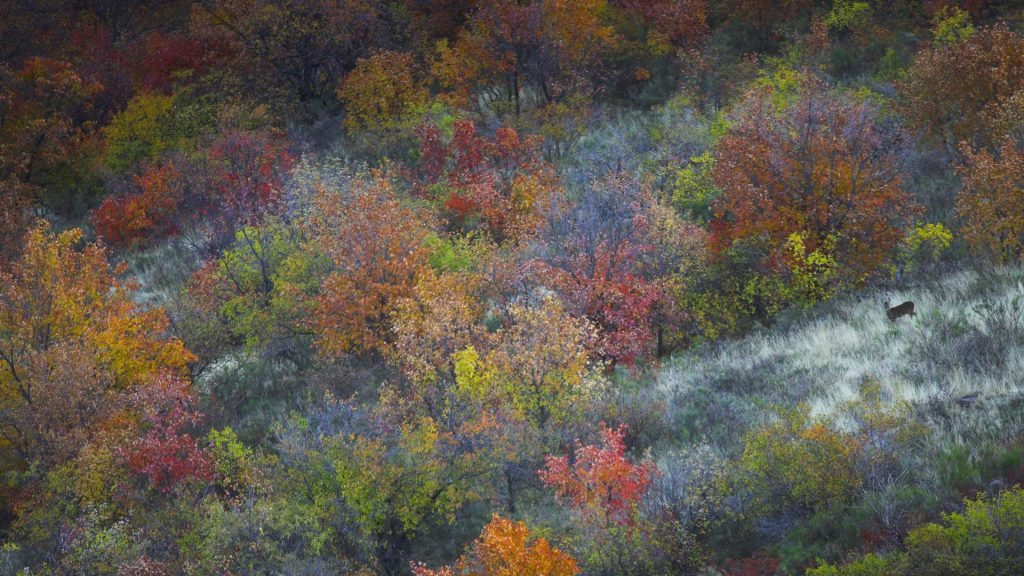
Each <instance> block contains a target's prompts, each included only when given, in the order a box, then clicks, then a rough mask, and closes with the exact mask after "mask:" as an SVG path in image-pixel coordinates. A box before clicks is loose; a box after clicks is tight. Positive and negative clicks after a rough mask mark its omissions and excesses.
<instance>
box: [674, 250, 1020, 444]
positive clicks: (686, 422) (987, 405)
mask: <svg viewBox="0 0 1024 576" xmlns="http://www.w3.org/2000/svg"><path fill="white" fill-rule="evenodd" d="M887 299H888V300H891V301H892V302H894V303H896V302H902V301H904V300H913V301H914V302H915V304H916V308H917V315H916V317H912V318H910V317H906V318H902V319H899V320H898V321H896V322H890V321H889V320H888V319H887V318H886V315H885V314H884V312H883V304H882V303H883V302H884V301H885V300H887ZM802 316H803V317H802V318H798V319H793V320H790V321H789V322H786V323H785V325H781V324H780V325H779V326H777V327H774V328H771V329H764V330H761V331H759V332H756V333H754V334H752V335H750V336H748V337H746V338H743V339H739V340H736V341H732V342H726V343H722V344H719V345H717V346H714V347H708V348H705V349H702V350H699V351H697V352H694V353H692V354H689V355H686V356H682V357H677V358H675V359H673V360H672V361H670V362H669V363H667V364H666V365H665V366H664V367H663V368H662V370H661V371H660V372H659V374H658V376H657V386H658V388H659V389H660V390H661V391H662V392H663V393H664V394H665V395H666V396H667V398H668V405H669V407H670V408H669V410H670V412H671V413H670V417H671V418H672V420H673V421H674V422H675V424H676V429H677V430H679V431H680V432H681V433H682V434H683V436H694V435H696V434H700V436H701V437H703V438H704V439H705V440H706V441H708V442H710V443H712V444H716V445H718V446H721V447H723V448H726V449H727V450H730V451H731V450H735V449H736V448H737V447H738V446H739V444H740V440H741V438H742V435H743V433H744V431H746V430H748V429H750V427H752V426H756V425H757V424H758V423H759V422H762V421H764V419H765V418H766V417H768V416H769V414H770V406H771V405H783V406H793V405H797V404H806V405H807V406H808V407H809V408H810V410H812V412H813V413H814V414H815V415H822V416H827V415H830V414H831V413H832V412H833V411H834V410H835V408H836V407H837V406H839V405H840V404H841V403H843V402H844V401H847V400H851V399H855V398H856V397H857V396H858V394H859V392H858V390H859V387H860V385H861V383H862V382H864V381H865V379H871V378H873V379H875V380H877V381H878V382H880V383H881V385H882V389H883V393H884V395H885V400H886V402H889V403H896V402H901V401H906V402H909V403H910V404H911V405H912V406H913V408H914V413H915V415H916V416H917V417H919V418H921V419H922V421H924V422H927V423H928V424H929V425H930V426H931V427H932V428H933V429H934V432H935V434H932V435H930V437H931V439H932V440H934V442H933V443H931V444H932V447H933V448H940V447H943V446H948V444H950V443H954V444H958V445H963V446H968V447H969V446H978V445H982V444H985V443H986V442H985V441H986V440H987V441H999V440H1000V439H1004V438H1005V439H1009V438H1013V437H1015V436H1017V435H1019V434H1020V432H1021V431H1022V430H1024V411H1022V410H1021V409H1020V407H1021V400H1022V397H1024V269H1021V268H999V269H995V270H991V271H986V272H978V271H960V272H956V273H951V274H948V275H946V276H944V277H942V278H941V279H938V280H935V281H931V282H928V283H925V284H923V285H921V286H919V287H915V288H913V289H907V290H903V291H899V292H893V293H882V292H878V291H871V292H865V293H859V294H857V295H855V296H851V297H848V298H845V299H839V300H837V301H835V302H832V303H829V304H826V305H823V306H820V307H818V308H816V309H813V310H810V311H808V312H807V313H804V314H802ZM973 395H977V396H976V399H975V398H974V397H973ZM696 431H699V432H696Z"/></svg>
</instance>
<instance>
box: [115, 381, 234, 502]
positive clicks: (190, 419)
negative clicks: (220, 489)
mask: <svg viewBox="0 0 1024 576" xmlns="http://www.w3.org/2000/svg"><path fill="white" fill-rule="evenodd" d="M134 401H135V403H137V404H138V405H139V406H140V407H141V408H142V413H143V423H144V431H143V432H142V434H141V435H140V436H139V437H138V438H137V439H136V440H135V441H134V443H133V444H132V445H131V446H130V447H129V448H128V449H127V451H126V455H125V458H126V462H127V464H128V469H129V470H130V471H131V472H132V473H133V474H136V475H138V476H141V477H144V478H146V479H147V480H148V482H149V484H150V486H152V487H153V488H154V489H156V490H158V491H160V492H163V493H170V492H173V491H174V490H175V489H176V488H177V487H178V486H179V485H181V484H183V483H185V482H205V481H209V480H211V479H212V478H213V470H214V466H213V460H212V458H211V456H210V454H209V452H208V450H207V449H205V448H204V447H202V446H201V445H200V443H199V441H198V440H197V439H196V438H195V437H194V436H192V435H191V434H190V433H189V432H188V430H189V429H190V428H194V427H196V426H197V425H198V424H199V423H200V422H201V421H202V414H201V413H199V412H197V411H196V410H195V409H194V408H193V405H194V404H195V398H194V397H193V395H192V392H191V389H190V386H189V384H188V382H187V381H185V380H184V379H182V378H179V377H176V376H173V375H166V374H165V375H162V376H160V377H158V378H157V379H156V381H155V382H154V383H152V384H150V385H148V386H145V387H143V388H141V389H140V390H138V391H137V392H136V393H135V399H134Z"/></svg>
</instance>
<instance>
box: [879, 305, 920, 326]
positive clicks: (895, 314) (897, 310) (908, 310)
mask: <svg viewBox="0 0 1024 576" xmlns="http://www.w3.org/2000/svg"><path fill="white" fill-rule="evenodd" d="M885 315H886V316H888V317H889V321H891V322H895V321H896V319H897V318H900V317H901V316H917V313H916V312H914V303H913V302H911V301H910V300H907V301H906V302H904V303H903V304H900V305H899V306H893V307H892V308H890V307H889V301H888V300H886V301H885Z"/></svg>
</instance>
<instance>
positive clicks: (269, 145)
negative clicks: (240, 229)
mask: <svg viewBox="0 0 1024 576" xmlns="http://www.w3.org/2000/svg"><path fill="white" fill-rule="evenodd" d="M207 157H208V161H209V164H210V166H209V170H210V180H211V184H210V185H211V188H212V190H211V198H210V202H211V203H212V204H213V206H214V207H215V208H216V209H218V210H219V211H220V215H221V218H222V220H223V223H224V224H226V225H227V230H233V229H234V228H235V227H236V226H242V225H252V224H255V223H258V222H259V220H260V219H261V218H263V217H264V216H266V215H268V214H274V213H275V211H277V210H278V209H279V208H280V206H281V202H282V201H283V198H282V194H283V188H284V179H285V177H286V176H287V174H288V170H290V169H291V166H292V164H293V162H294V158H293V157H292V155H291V153H290V152H289V150H288V142H287V140H286V139H285V138H284V136H283V135H282V134H280V133H279V132H275V131H272V130H227V131H224V132H222V133H221V134H220V135H219V136H218V137H217V138H216V139H215V140H214V141H213V143H212V144H211V146H210V149H209V151H208V153H207Z"/></svg>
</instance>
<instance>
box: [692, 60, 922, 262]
mask: <svg viewBox="0 0 1024 576" xmlns="http://www.w3.org/2000/svg"><path fill="white" fill-rule="evenodd" d="M779 100H780V99H778V98H773V92H772V90H771V89H770V88H758V89H755V90H754V92H753V93H751V94H750V95H749V96H748V97H747V99H746V100H745V101H744V102H743V103H742V104H741V105H740V107H739V109H738V110H737V111H736V114H735V118H734V120H733V124H732V125H731V126H730V128H729V130H728V132H727V133H726V135H725V136H724V137H723V138H722V140H721V141H720V142H719V144H718V148H717V151H716V158H715V169H714V170H715V171H714V177H715V182H716V184H717V185H718V186H719V188H720V189H721V190H722V196H721V197H720V199H719V202H718V204H717V206H716V210H715V212H716V214H715V216H716V219H715V221H713V222H712V232H713V237H712V244H713V247H714V248H715V249H716V250H719V251H721V250H724V249H726V248H728V247H729V246H731V245H732V244H733V242H736V241H744V240H759V241H766V242H767V244H768V249H769V251H770V252H771V254H769V257H770V258H772V259H775V260H781V259H782V257H783V256H784V254H783V252H784V249H785V246H786V243H787V242H788V241H789V239H790V237H791V236H792V235H793V234H799V235H800V238H801V240H802V241H803V243H804V247H805V249H806V251H807V252H808V253H811V252H814V251H815V250H818V249H820V248H822V249H823V248H827V249H828V250H829V252H831V253H832V254H831V255H832V256H833V257H834V258H835V259H836V261H837V262H838V263H839V265H840V267H841V269H842V270H843V271H844V273H845V275H846V276H845V278H843V280H847V281H852V282H861V281H863V280H864V279H865V278H866V277H867V276H868V275H869V274H871V273H872V272H875V271H876V270H878V269H879V268H880V267H881V266H882V265H883V264H884V263H885V262H886V260H887V258H888V257H889V256H890V255H891V254H892V252H893V250H894V249H895V248H896V247H897V246H898V245H899V242H900V241H901V240H902V238H903V227H904V226H905V225H906V223H907V221H908V220H909V218H910V217H911V215H913V214H914V213H915V207H914V204H913V202H912V201H911V198H910V196H909V195H908V194H907V193H906V192H904V191H903V189H902V188H901V181H900V174H899V171H898V150H897V143H898V138H896V135H894V134H892V133H890V132H888V131H887V130H886V129H885V128H883V126H881V125H880V124H879V123H878V122H877V121H876V120H875V116H876V110H875V108H874V107H873V106H872V105H871V103H870V102H868V101H863V100H858V99H855V98H853V97H851V96H847V95H844V94H842V93H839V92H837V91H835V90H832V89H829V88H828V87H827V86H826V85H825V84H824V83H823V81H821V80H819V79H816V78H814V77H806V78H804V79H803V80H802V85H801V86H800V88H799V92H798V94H797V96H796V97H795V98H794V99H792V100H791V101H786V99H785V98H783V99H782V102H780V101H779Z"/></svg>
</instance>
